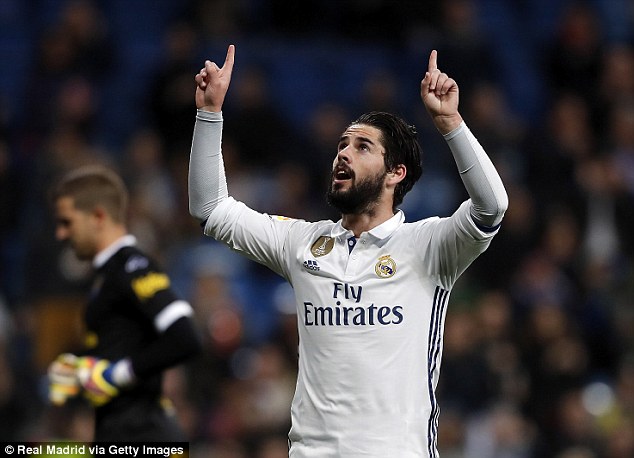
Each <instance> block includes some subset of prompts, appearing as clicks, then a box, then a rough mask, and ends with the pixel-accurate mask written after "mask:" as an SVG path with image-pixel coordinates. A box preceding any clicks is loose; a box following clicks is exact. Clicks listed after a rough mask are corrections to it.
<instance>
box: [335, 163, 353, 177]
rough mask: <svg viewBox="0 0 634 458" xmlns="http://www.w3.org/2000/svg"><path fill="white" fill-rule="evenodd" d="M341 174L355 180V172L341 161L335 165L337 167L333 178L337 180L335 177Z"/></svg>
mask: <svg viewBox="0 0 634 458" xmlns="http://www.w3.org/2000/svg"><path fill="white" fill-rule="evenodd" d="M340 172H343V173H345V174H347V175H348V176H349V177H350V178H354V170H352V169H351V168H350V166H349V165H348V164H347V163H346V162H345V161H339V162H337V163H336V164H335V166H334V167H333V168H332V173H331V176H332V178H335V176H337V173H340Z"/></svg>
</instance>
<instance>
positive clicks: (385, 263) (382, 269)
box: [374, 254, 396, 278]
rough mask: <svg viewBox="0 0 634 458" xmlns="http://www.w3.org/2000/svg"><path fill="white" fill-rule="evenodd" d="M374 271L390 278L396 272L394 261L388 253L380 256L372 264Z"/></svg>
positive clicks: (380, 275)
mask: <svg viewBox="0 0 634 458" xmlns="http://www.w3.org/2000/svg"><path fill="white" fill-rule="evenodd" d="M374 271H375V272H376V274H377V275H378V276H379V277H381V278H390V277H391V276H393V275H394V274H395V273H396V263H395V262H394V259H392V257H391V256H390V255H389V254H386V255H385V256H381V257H380V258H379V262H377V263H376V265H375V266H374Z"/></svg>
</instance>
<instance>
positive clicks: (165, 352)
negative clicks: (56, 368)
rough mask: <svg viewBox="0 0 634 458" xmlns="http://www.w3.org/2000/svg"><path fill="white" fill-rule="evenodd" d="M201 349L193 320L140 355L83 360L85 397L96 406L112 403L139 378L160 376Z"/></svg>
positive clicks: (184, 319) (185, 321) (80, 362)
mask: <svg viewBox="0 0 634 458" xmlns="http://www.w3.org/2000/svg"><path fill="white" fill-rule="evenodd" d="M200 349H201V343H200V339H199V338H198V334H197V332H196V330H195V329H194V326H193V323H192V321H191V319H189V317H181V318H180V319H178V320H176V321H175V322H174V323H172V324H171V325H170V326H169V327H168V328H167V329H166V330H165V331H164V332H163V333H161V334H160V335H159V338H158V339H157V340H156V341H154V342H153V343H152V344H150V345H148V346H146V347H144V348H143V349H142V350H140V351H139V352H137V353H135V354H133V355H130V356H129V357H126V358H123V359H120V360H118V361H109V360H106V359H100V358H96V357H92V356H86V357H81V358H79V359H78V363H77V374H78V379H79V383H80V385H81V387H82V388H83V391H84V395H85V397H86V398H87V399H88V400H89V401H90V402H91V403H92V404H93V405H95V406H100V405H103V404H105V403H107V402H109V401H110V400H111V399H112V398H113V397H115V396H117V395H118V394H119V391H120V390H121V389H125V388H128V387H131V386H133V385H134V384H135V383H136V381H137V380H138V379H142V378H145V377H147V376H150V375H153V374H156V373H159V372H162V371H164V370H165V369H167V368H169V367H172V366H174V365H176V364H178V363H181V362H183V361H185V360H186V359H187V358H189V357H191V356H193V355H195V354H196V353H198V352H199V351H200Z"/></svg>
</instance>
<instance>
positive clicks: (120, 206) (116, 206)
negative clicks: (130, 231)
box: [50, 165, 129, 223]
mask: <svg viewBox="0 0 634 458" xmlns="http://www.w3.org/2000/svg"><path fill="white" fill-rule="evenodd" d="M50 197H51V200H52V202H56V201H57V200H59V199H60V198H62V197H70V198H72V199H73V200H74V205H75V208H77V209H79V210H81V211H84V212H89V211H91V210H93V209H94V208H95V207H97V206H101V207H103V208H104V209H105V210H106V212H108V214H109V215H110V216H111V217H112V219H113V220H114V221H115V222H118V223H124V222H125V218H126V215H127V211H128V199H129V198H128V190H127V189H126V186H125V184H124V182H123V180H122V179H121V177H119V175H117V173H115V172H114V171H113V170H110V169H108V168H107V167H102V166H98V165H89V166H84V167H80V168H77V169H74V170H72V171H70V172H68V173H67V174H66V175H64V176H63V177H62V178H61V179H60V180H59V181H58V182H57V184H56V185H55V186H54V187H53V189H52V191H51V194H50Z"/></svg>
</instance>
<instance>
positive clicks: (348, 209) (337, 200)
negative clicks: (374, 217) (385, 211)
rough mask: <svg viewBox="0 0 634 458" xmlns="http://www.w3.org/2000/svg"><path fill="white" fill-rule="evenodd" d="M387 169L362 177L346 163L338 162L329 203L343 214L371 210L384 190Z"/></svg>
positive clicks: (333, 173) (329, 189) (328, 197)
mask: <svg viewBox="0 0 634 458" xmlns="http://www.w3.org/2000/svg"><path fill="white" fill-rule="evenodd" d="M386 174H387V173H386V172H385V170H383V171H381V172H379V173H377V174H376V175H371V176H368V177H365V178H363V179H360V180H359V181H357V180H356V178H355V173H354V171H353V170H352V169H350V168H349V167H348V166H347V165H346V164H345V163H341V164H338V165H337V166H336V167H335V168H334V169H333V172H332V176H331V180H330V187H329V188H328V193H327V195H326V197H327V199H328V203H329V204H330V205H332V206H333V207H335V208H336V209H337V210H339V211H340V212H341V213H342V214H360V213H367V212H371V210H372V208H373V207H374V206H375V205H376V204H377V203H378V200H379V197H381V193H382V192H383V183H384V181H385V176H386Z"/></svg>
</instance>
